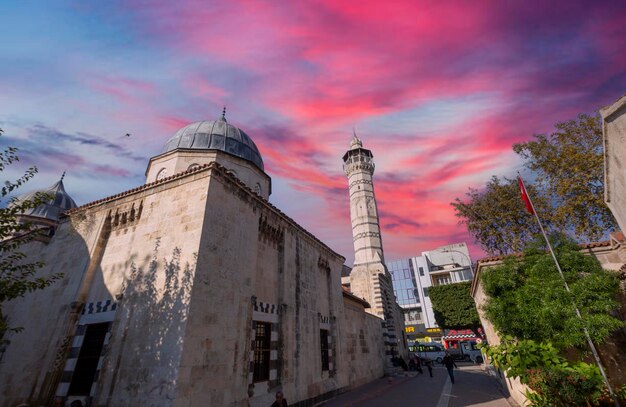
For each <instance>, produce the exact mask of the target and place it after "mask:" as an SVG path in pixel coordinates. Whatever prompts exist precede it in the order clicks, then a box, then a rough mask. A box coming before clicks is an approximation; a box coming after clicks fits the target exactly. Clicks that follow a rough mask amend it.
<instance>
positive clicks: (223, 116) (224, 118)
mask: <svg viewBox="0 0 626 407" xmlns="http://www.w3.org/2000/svg"><path fill="white" fill-rule="evenodd" d="M221 120H223V121H226V105H224V109H222V117H221Z"/></svg>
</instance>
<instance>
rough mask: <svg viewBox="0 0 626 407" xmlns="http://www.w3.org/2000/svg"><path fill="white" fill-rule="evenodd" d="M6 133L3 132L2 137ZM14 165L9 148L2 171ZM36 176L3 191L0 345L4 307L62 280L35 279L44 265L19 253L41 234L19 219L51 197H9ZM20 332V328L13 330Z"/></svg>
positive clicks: (0, 155) (0, 157)
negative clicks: (19, 198) (21, 198)
mask: <svg viewBox="0 0 626 407" xmlns="http://www.w3.org/2000/svg"><path fill="white" fill-rule="evenodd" d="M2 133H3V131H2V129H0V135H1V134H2ZM15 161H19V158H18V156H17V148H15V147H7V148H6V149H5V150H4V151H0V171H4V170H5V169H6V167H7V166H8V165H10V164H12V163H14V162H15ZM36 173H37V168H36V167H30V168H28V169H27V170H26V172H25V173H24V175H22V176H21V177H20V178H18V179H17V180H15V181H5V183H4V186H3V187H2V188H1V189H0V199H1V200H2V203H3V204H4V207H2V208H0V342H2V338H3V336H4V333H5V332H6V331H7V329H9V328H8V323H7V321H6V318H5V316H4V315H3V314H2V305H3V304H4V303H5V302H7V301H10V300H13V299H15V298H19V297H23V296H24V295H25V294H26V293H28V292H31V291H35V290H40V289H42V288H45V287H47V286H49V285H50V284H52V282H54V281H55V280H57V279H59V278H61V277H62V274H60V273H58V274H53V275H50V276H46V277H38V276H36V273H37V270H39V269H40V268H41V267H42V266H43V263H42V262H39V261H35V262H31V261H29V260H28V259H27V258H26V255H25V254H24V253H23V252H21V251H20V247H21V246H22V245H24V244H25V243H27V242H30V241H32V240H33V239H35V238H36V237H37V236H38V233H39V230H38V229H35V228H33V227H32V226H31V225H30V224H29V223H25V222H20V221H19V220H18V215H20V214H22V213H25V212H26V211H27V210H29V209H32V208H36V207H37V206H38V205H40V204H41V203H42V202H44V201H45V200H47V199H48V198H49V197H47V196H45V195H44V194H40V195H38V196H37V197H36V198H35V199H34V200H31V201H17V200H16V199H15V198H10V197H9V196H10V195H11V194H12V193H13V192H14V191H15V190H16V189H17V188H19V187H20V186H22V185H23V184H24V183H25V182H27V181H28V180H29V179H31V178H32V177H33V176H34V175H35V174H36ZM12 330H14V331H15V330H19V328H12Z"/></svg>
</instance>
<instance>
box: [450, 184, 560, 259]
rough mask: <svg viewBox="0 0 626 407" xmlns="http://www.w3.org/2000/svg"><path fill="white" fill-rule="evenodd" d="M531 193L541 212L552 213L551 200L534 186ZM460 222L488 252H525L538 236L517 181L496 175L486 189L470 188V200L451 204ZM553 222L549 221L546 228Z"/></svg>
mask: <svg viewBox="0 0 626 407" xmlns="http://www.w3.org/2000/svg"><path fill="white" fill-rule="evenodd" d="M526 189H527V190H528V193H529V194H531V195H532V197H533V203H534V205H535V207H536V208H537V211H539V212H540V213H549V212H550V211H551V209H550V204H549V203H548V200H547V199H545V198H544V196H543V195H541V194H538V191H537V190H536V189H535V187H534V186H532V185H527V186H526ZM452 206H453V207H454V209H455V212H456V216H457V217H458V218H460V223H462V224H465V226H466V227H467V230H468V231H469V233H470V234H471V235H472V236H473V237H474V239H475V240H476V241H477V242H478V243H479V244H480V246H481V247H482V248H483V250H485V251H486V252H487V253H489V254H491V255H506V254H512V253H516V252H520V251H522V250H523V248H524V247H525V245H526V244H527V243H528V242H530V241H532V240H533V239H534V236H535V235H536V234H537V233H539V232H540V231H539V226H538V225H537V222H536V221H535V219H534V217H533V216H531V215H530V214H529V213H528V212H527V210H526V207H525V206H524V203H523V201H522V199H521V198H520V189H519V184H518V181H517V179H508V178H498V177H496V176H493V177H492V178H491V179H490V180H489V182H487V185H486V186H485V188H484V189H482V190H478V189H475V188H470V189H469V192H467V199H466V200H465V201H462V200H461V199H459V198H456V199H455V201H454V202H453V203H452ZM550 225H551V222H550V221H549V219H546V224H545V225H544V226H545V227H547V228H549V227H550Z"/></svg>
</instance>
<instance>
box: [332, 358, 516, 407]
mask: <svg viewBox="0 0 626 407" xmlns="http://www.w3.org/2000/svg"><path fill="white" fill-rule="evenodd" d="M459 368H460V369H455V372H454V373H455V382H456V383H455V384H452V382H451V381H450V379H449V378H448V373H447V371H446V369H445V368H443V367H440V366H438V367H435V368H434V369H433V376H434V377H432V378H430V377H429V376H428V371H427V370H426V369H424V374H421V375H420V374H419V373H415V372H408V373H407V374H408V376H399V377H392V378H382V379H378V380H375V381H373V382H370V383H367V384H365V385H363V386H360V387H357V388H355V389H353V390H351V391H349V392H346V393H344V394H342V395H340V396H338V397H336V398H334V399H332V400H329V401H327V402H326V403H323V404H321V406H323V407H387V406H424V407H428V406H433V407H462V406H481V407H511V406H514V405H515V404H514V403H513V402H512V401H510V402H509V401H508V400H507V398H506V397H505V396H504V395H503V394H502V393H501V391H500V388H499V387H498V385H497V383H496V381H495V379H494V378H492V377H490V376H489V375H488V374H486V373H485V372H483V371H482V369H481V368H480V366H476V365H462V364H459Z"/></svg>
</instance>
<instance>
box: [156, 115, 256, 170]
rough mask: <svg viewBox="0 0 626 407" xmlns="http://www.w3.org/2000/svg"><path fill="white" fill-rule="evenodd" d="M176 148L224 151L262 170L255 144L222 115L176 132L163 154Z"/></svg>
mask: <svg viewBox="0 0 626 407" xmlns="http://www.w3.org/2000/svg"><path fill="white" fill-rule="evenodd" d="M177 148H191V149H198V150H219V151H224V152H225V153H228V154H231V155H234V156H236V157H239V158H243V159H244V160H248V161H250V162H252V163H253V164H254V165H256V166H257V167H258V168H259V169H260V170H261V171H263V170H264V167H263V159H262V158H261V153H259V149H258V148H257V146H256V144H254V142H253V141H252V139H251V138H250V137H249V136H248V135H247V134H246V133H244V131H243V130H241V129H238V128H237V127H235V126H233V125H232V124H229V123H228V122H227V121H226V118H225V117H224V116H223V115H222V117H221V118H219V119H217V120H213V121H202V122H196V123H192V124H189V125H187V126H185V127H183V128H182V129H180V130H178V131H177V132H176V134H174V136H173V137H172V138H171V139H169V140H168V142H167V143H166V144H165V148H164V149H163V152H164V153H166V152H168V151H172V150H176V149H177Z"/></svg>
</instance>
